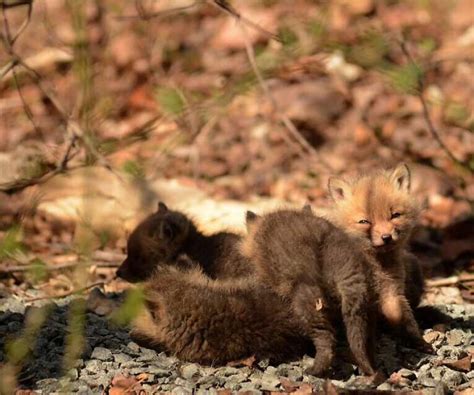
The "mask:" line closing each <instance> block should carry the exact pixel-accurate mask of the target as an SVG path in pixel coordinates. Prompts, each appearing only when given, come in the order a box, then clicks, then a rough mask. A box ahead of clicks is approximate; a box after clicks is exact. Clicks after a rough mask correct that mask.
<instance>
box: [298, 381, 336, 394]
mask: <svg viewBox="0 0 474 395" xmlns="http://www.w3.org/2000/svg"><path fill="white" fill-rule="evenodd" d="M331 385H332V384H331ZM312 393H313V386H312V385H311V384H308V383H304V384H303V385H301V386H300V387H299V388H298V389H297V390H295V391H293V392H290V394H292V395H309V394H312ZM326 394H328V395H332V394H330V393H329V392H326ZM336 394H337V392H336Z"/></svg>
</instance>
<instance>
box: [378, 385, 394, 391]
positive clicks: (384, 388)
mask: <svg viewBox="0 0 474 395" xmlns="http://www.w3.org/2000/svg"><path fill="white" fill-rule="evenodd" d="M377 389H378V390H379V391H390V390H391V389H392V386H391V385H390V383H382V384H380V385H379V386H378V387H377Z"/></svg>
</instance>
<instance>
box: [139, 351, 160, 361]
mask: <svg viewBox="0 0 474 395" xmlns="http://www.w3.org/2000/svg"><path fill="white" fill-rule="evenodd" d="M156 359H158V354H157V353H156V351H153V350H149V349H148V348H142V349H141V351H140V356H139V357H138V358H137V361H139V362H150V361H154V360H156Z"/></svg>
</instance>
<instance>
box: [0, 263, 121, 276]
mask: <svg viewBox="0 0 474 395" xmlns="http://www.w3.org/2000/svg"><path fill="white" fill-rule="evenodd" d="M83 263H84V262H83V261H79V260H77V261H74V262H64V263H59V264H57V265H49V266H44V267H42V269H43V268H44V270H46V271H48V272H50V271H55V270H64V269H70V268H73V267H76V266H79V265H81V264H83ZM121 263H122V262H121V261H120V262H90V263H88V264H86V265H84V266H97V267H105V268H115V267H119V266H120V264H121ZM37 267H38V265H15V266H7V267H2V266H0V273H22V272H27V271H30V270H34V269H36V268H37Z"/></svg>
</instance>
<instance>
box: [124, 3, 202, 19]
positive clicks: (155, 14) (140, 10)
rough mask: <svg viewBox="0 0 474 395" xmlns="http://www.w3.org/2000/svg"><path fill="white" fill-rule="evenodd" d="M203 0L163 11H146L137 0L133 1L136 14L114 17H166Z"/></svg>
mask: <svg viewBox="0 0 474 395" xmlns="http://www.w3.org/2000/svg"><path fill="white" fill-rule="evenodd" d="M202 2H203V0H198V1H194V2H193V3H191V4H189V5H185V6H182V7H175V8H170V9H169V10H164V11H158V12H146V10H145V7H143V4H142V3H141V1H139V0H137V1H135V8H136V9H137V14H136V15H119V16H117V17H116V19H119V20H124V19H137V18H139V19H143V20H146V21H147V20H150V19H154V18H162V17H166V16H169V15H173V14H177V13H179V12H182V11H186V10H190V9H192V8H194V7H196V6H197V5H198V4H200V3H202Z"/></svg>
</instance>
